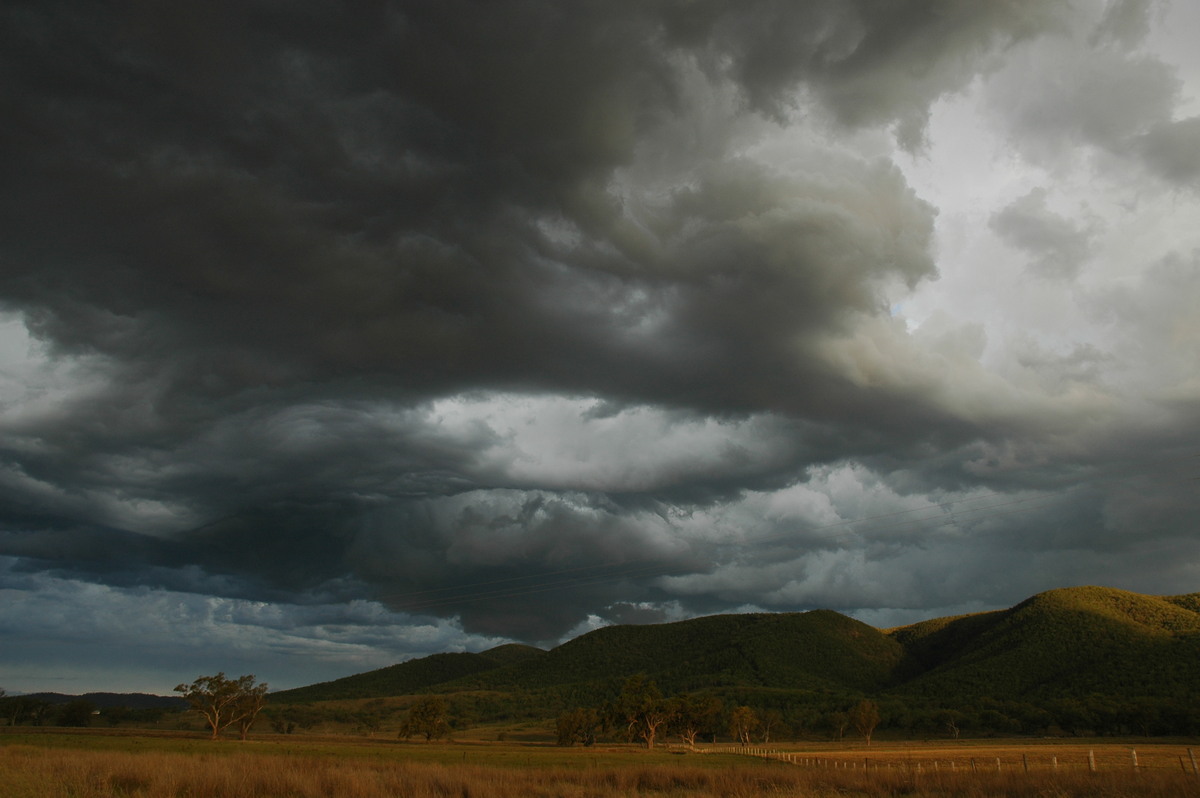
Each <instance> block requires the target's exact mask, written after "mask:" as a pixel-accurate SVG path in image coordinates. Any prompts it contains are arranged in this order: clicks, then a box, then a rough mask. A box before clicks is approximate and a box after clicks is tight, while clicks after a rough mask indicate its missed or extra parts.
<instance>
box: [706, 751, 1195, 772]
mask: <svg viewBox="0 0 1200 798" xmlns="http://www.w3.org/2000/svg"><path fill="white" fill-rule="evenodd" d="M707 750H708V751H709V752H710V753H726V754H739V755H742V756H750V757H756V758H759V759H768V760H773V761H777V762H783V763H785V764H789V765H795V766H797V767H805V768H814V769H827V770H858V771H863V772H871V771H901V772H908V773H928V772H932V773H938V772H949V773H956V772H957V773H984V772H990V773H1014V772H1017V773H1020V772H1024V773H1032V772H1035V771H1036V772H1046V771H1075V772H1080V771H1090V772H1092V773H1096V772H1100V771H1104V772H1113V771H1117V770H1122V771H1126V772H1129V771H1133V772H1137V771H1145V770H1154V771H1163V770H1175V769H1176V768H1178V769H1180V770H1182V771H1183V772H1184V773H1187V774H1189V775H1191V776H1195V777H1197V778H1200V765H1198V763H1197V756H1196V752H1195V749H1193V748H1187V749H1186V750H1181V749H1176V748H1173V747H1172V748H1170V749H1154V750H1152V751H1150V752H1145V751H1143V753H1142V754H1141V755H1139V753H1138V749H1136V748H1132V747H1130V748H1121V747H1119V746H1113V747H1111V748H1102V749H1100V753H1099V754H1098V753H1097V751H1096V749H1088V750H1086V751H1082V750H1071V751H1054V752H1051V751H1046V750H1044V749H1043V750H1031V751H1020V752H1011V751H1009V752H1005V753H1003V754H1000V755H993V754H990V753H982V752H981V753H979V754H977V755H972V754H970V753H968V752H962V753H956V754H952V755H945V756H929V755H914V754H913V753H911V752H897V751H879V752H869V753H862V754H849V753H838V754H834V753H825V752H820V753H814V752H803V751H785V750H779V749H773V748H765V747H756V746H740V745H719V746H713V747H711V748H708V749H707Z"/></svg>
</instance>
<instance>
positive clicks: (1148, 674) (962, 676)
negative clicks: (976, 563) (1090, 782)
mask: <svg viewBox="0 0 1200 798" xmlns="http://www.w3.org/2000/svg"><path fill="white" fill-rule="evenodd" d="M1189 602H1190V603H1192V604H1194V603H1195V602H1194V599H1193V597H1177V598H1167V597H1157V596H1145V595H1141V594H1138V593H1130V592H1127V591H1122V590H1113V589H1109V588H1099V587H1078V588H1066V589H1061V590H1051V591H1049V592H1046V593H1041V594H1039V595H1036V596H1034V597H1032V598H1030V599H1027V600H1026V601H1023V602H1021V603H1020V604H1018V605H1016V606H1015V607H1013V608H1011V609H1009V610H1003V611H1000V612H992V613H983V614H980V615H970V616H964V617H960V618H950V619H942V620H938V621H927V622H925V623H922V624H915V625H913V626H910V627H905V628H903V629H898V630H893V633H892V634H893V636H894V637H895V639H896V640H898V641H899V642H900V643H902V644H903V645H904V647H905V649H906V651H907V652H908V659H907V660H906V662H905V666H904V668H903V669H902V670H901V672H900V674H898V675H900V676H902V677H904V678H900V679H897V685H896V687H897V688H898V690H899V691H900V692H903V693H907V694H918V695H927V696H938V697H942V698H945V697H956V698H964V697H968V696H994V697H999V698H1004V699H1010V700H1029V699H1052V698H1063V697H1084V696H1088V695H1091V694H1104V695H1136V696H1163V697H1166V696H1185V695H1188V694H1190V693H1191V692H1192V691H1194V689H1195V685H1196V684H1198V683H1200V681H1198V679H1200V657H1198V656H1197V654H1200V614H1197V612H1196V611H1195V610H1192V609H1189V608H1188V605H1189Z"/></svg>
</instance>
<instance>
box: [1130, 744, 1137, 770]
mask: <svg viewBox="0 0 1200 798" xmlns="http://www.w3.org/2000/svg"><path fill="white" fill-rule="evenodd" d="M1129 756H1130V757H1131V758H1132V759H1133V769H1134V770H1137V769H1138V765H1137V749H1136V748H1130V749H1129Z"/></svg>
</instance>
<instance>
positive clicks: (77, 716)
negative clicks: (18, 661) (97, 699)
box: [0, 696, 177, 728]
mask: <svg viewBox="0 0 1200 798" xmlns="http://www.w3.org/2000/svg"><path fill="white" fill-rule="evenodd" d="M175 714H177V713H176V712H172V711H171V710H169V709H166V708H164V707H121V706H115V707H103V708H101V707H98V706H96V704H94V703H93V702H91V701H88V700H87V699H85V698H77V699H74V700H71V701H65V702H61V703H60V702H51V701H46V700H44V699H41V698H36V697H33V696H3V697H0V725H5V726H73V727H77V728H86V727H88V726H99V725H108V726H118V725H120V724H122V723H127V724H135V725H146V726H153V725H156V724H158V723H159V722H160V721H161V720H162V719H163V718H165V717H166V716H167V715H175Z"/></svg>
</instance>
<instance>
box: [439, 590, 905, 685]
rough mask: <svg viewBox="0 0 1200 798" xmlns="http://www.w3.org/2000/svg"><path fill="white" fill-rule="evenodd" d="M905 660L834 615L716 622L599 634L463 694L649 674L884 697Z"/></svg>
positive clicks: (879, 636)
mask: <svg viewBox="0 0 1200 798" xmlns="http://www.w3.org/2000/svg"><path fill="white" fill-rule="evenodd" d="M903 653H904V652H903V649H902V648H901V647H900V645H899V644H897V643H896V642H895V641H894V640H892V639H890V638H889V637H888V636H887V635H885V634H884V633H883V632H880V631H879V630H878V629H875V628H874V627H871V626H867V625H866V624H863V623H860V622H858V621H856V620H854V619H852V618H847V617H846V616H844V615H839V614H838V613H836V612H831V611H828V610H817V611H813V612H806V613H782V614H766V613H759V614H752V615H715V616H710V617H707V618H695V619H692V620H688V621H678V622H675V623H668V624H653V625H645V626H609V627H605V628H603V629H597V630H595V631H593V632H589V633H587V634H585V635H582V636H580V637H577V638H575V639H574V640H571V641H569V642H567V643H564V644H562V645H561V646H558V647H557V648H555V649H552V650H551V651H549V652H548V653H547V654H546V655H545V656H544V657H539V658H537V659H533V660H529V661H526V662H523V663H520V664H518V665H516V666H514V667H511V668H504V669H500V670H495V671H489V672H486V673H481V674H476V675H473V676H470V677H467V678H463V679H460V680H458V681H457V682H456V683H455V685H454V686H455V687H459V688H462V689H485V690H501V689H516V688H519V689H527V690H528V689H539V688H547V687H555V686H562V685H588V684H590V685H596V686H601V685H615V684H619V683H620V682H621V681H623V680H624V679H625V678H626V677H628V676H629V675H631V674H635V673H644V674H646V675H648V676H650V677H651V678H653V679H654V680H655V681H656V682H657V683H658V684H659V685H660V687H662V689H664V690H667V691H669V692H684V691H691V690H700V689H705V688H711V687H731V686H739V687H779V686H787V687H790V688H794V689H795V688H801V689H829V688H838V689H852V690H875V689H879V688H880V687H882V686H884V685H885V684H886V683H887V682H888V679H889V677H890V674H891V672H892V670H893V669H894V668H895V666H896V665H897V663H898V662H899V661H900V659H901V657H902V656H903Z"/></svg>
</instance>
